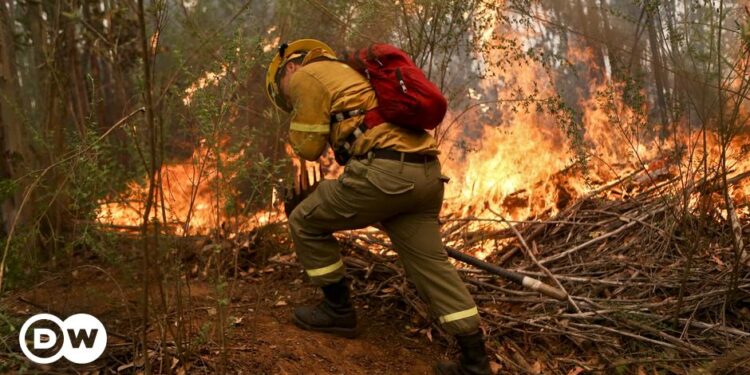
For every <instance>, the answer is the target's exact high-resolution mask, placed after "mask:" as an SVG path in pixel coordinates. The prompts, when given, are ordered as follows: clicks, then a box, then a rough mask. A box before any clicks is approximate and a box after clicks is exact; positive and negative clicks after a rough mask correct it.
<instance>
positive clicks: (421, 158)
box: [355, 148, 437, 163]
mask: <svg viewBox="0 0 750 375" xmlns="http://www.w3.org/2000/svg"><path fill="white" fill-rule="evenodd" d="M369 154H372V158H373V159H388V160H396V161H401V157H402V156H403V158H404V159H403V160H404V162H406V163H430V162H433V161H435V160H437V157H436V156H434V155H424V154H412V153H408V152H401V151H396V150H394V149H390V148H380V149H375V150H371V151H370V152H369V153H367V154H364V155H356V156H355V158H357V159H359V160H362V159H367V158H368V155H369Z"/></svg>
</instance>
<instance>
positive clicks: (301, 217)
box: [289, 159, 479, 334]
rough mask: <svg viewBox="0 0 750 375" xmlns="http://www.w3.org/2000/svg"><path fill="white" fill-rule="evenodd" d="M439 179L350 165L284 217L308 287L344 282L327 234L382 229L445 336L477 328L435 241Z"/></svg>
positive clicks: (377, 162) (436, 173)
mask: <svg viewBox="0 0 750 375" xmlns="http://www.w3.org/2000/svg"><path fill="white" fill-rule="evenodd" d="M443 183H444V179H443V178H442V175H441V173H440V163H439V162H437V161H433V162H429V163H426V164H422V163H406V162H400V161H395V160H385V159H363V160H354V159H352V160H351V161H350V162H349V163H348V164H347V165H346V167H345V168H344V172H343V173H342V174H341V176H339V178H338V180H325V181H322V182H321V183H320V185H319V186H318V188H317V189H316V190H315V191H314V192H313V193H312V194H311V195H310V196H309V197H307V199H305V200H304V201H302V203H300V204H299V206H297V207H296V208H295V209H294V211H292V213H291V214H290V216H289V226H290V229H291V234H292V239H293V240H294V244H295V248H296V252H297V258H298V259H299V260H300V262H301V263H302V265H303V267H304V268H305V270H306V272H307V274H308V275H309V276H310V280H311V281H312V283H313V284H314V285H317V286H323V285H327V284H330V283H334V282H336V281H338V280H340V279H341V278H342V277H343V276H344V264H343V262H342V260H341V254H340V250H339V247H338V243H337V242H336V240H335V238H334V237H333V236H332V233H333V232H336V231H340V230H349V229H357V228H364V227H366V226H368V225H371V224H374V223H381V224H382V226H383V227H384V228H385V230H386V232H387V233H388V236H390V238H391V241H392V242H393V245H394V247H395V249H396V251H397V252H398V254H399V257H400V258H401V261H402V263H403V265H404V268H405V270H406V274H407V277H408V278H409V279H410V280H411V281H412V282H413V283H414V284H415V285H416V287H417V290H418V292H419V294H420V296H421V297H422V298H423V299H424V300H425V301H426V302H427V303H428V305H429V307H430V311H431V313H432V315H433V316H434V317H435V318H436V319H438V320H439V322H440V323H441V324H442V325H443V327H444V328H445V330H446V331H447V332H448V333H451V334H468V333H472V332H474V331H476V330H477V329H478V327H479V315H478V312H477V308H476V305H475V304H474V301H473V299H472V298H471V295H470V294H469V292H468V290H467V289H466V285H464V283H463V281H462V280H461V279H460V278H459V276H458V272H456V269H455V268H454V267H453V265H452V264H451V263H450V262H449V261H448V256H447V254H446V252H445V250H444V248H443V242H442V240H441V238H440V227H439V224H438V214H439V212H440V207H441V205H442V202H443Z"/></svg>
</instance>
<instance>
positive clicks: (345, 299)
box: [294, 279, 358, 338]
mask: <svg viewBox="0 0 750 375" xmlns="http://www.w3.org/2000/svg"><path fill="white" fill-rule="evenodd" d="M323 294H324V295H325V298H324V299H323V301H322V302H320V303H319V304H318V305H317V306H301V307H297V308H295V309H294V324H296V325H297V326H298V327H300V328H302V329H306V330H310V331H320V332H327V333H332V334H334V335H338V336H342V337H348V338H354V337H356V336H357V334H358V331H357V314H356V313H355V312H354V306H352V303H351V301H350V300H349V286H348V285H347V284H346V281H344V279H341V280H340V281H338V282H336V283H333V284H330V285H326V286H324V287H323Z"/></svg>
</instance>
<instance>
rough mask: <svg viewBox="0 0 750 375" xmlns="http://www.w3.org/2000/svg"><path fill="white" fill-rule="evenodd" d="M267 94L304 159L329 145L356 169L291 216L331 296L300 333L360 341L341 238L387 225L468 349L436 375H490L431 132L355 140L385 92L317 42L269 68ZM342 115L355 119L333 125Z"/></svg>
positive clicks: (323, 186)
mask: <svg viewBox="0 0 750 375" xmlns="http://www.w3.org/2000/svg"><path fill="white" fill-rule="evenodd" d="M266 90H267V94H268V96H269V98H270V99H271V101H272V102H273V103H274V105H276V106H277V107H278V108H280V109H282V110H284V111H286V112H290V113H291V114H292V119H291V124H290V127H289V141H290V143H291V146H292V149H293V150H294V152H295V153H296V154H297V155H298V156H299V157H301V158H302V159H305V160H311V161H313V160H317V159H318V158H319V157H320V156H321V154H322V153H323V152H324V151H325V150H326V146H327V145H330V146H331V147H332V148H333V149H334V150H343V148H342V147H343V146H344V145H346V146H347V147H346V151H348V155H349V156H350V157H348V161H347V160H345V159H344V160H342V158H340V157H339V156H340V155H337V160H338V161H340V162H344V161H346V165H345V168H344V171H343V173H342V174H341V175H340V176H339V177H338V179H336V180H324V181H322V182H321V183H320V184H319V185H318V186H317V187H316V188H315V189H314V190H313V191H312V193H310V194H309V196H307V197H306V198H304V199H303V200H302V201H301V202H299V204H298V205H297V206H296V207H293V209H292V210H291V212H288V213H287V214H288V215H289V217H288V218H289V227H290V231H291V236H292V239H293V241H294V246H295V251H296V253H297V257H298V259H299V261H300V262H301V263H302V266H303V267H304V269H305V272H306V273H307V275H308V276H309V279H310V281H311V283H312V284H313V285H314V286H318V287H320V288H321V289H322V290H323V295H324V298H323V301H322V302H320V303H319V304H317V305H315V306H302V307H297V308H296V309H295V310H294V316H293V319H294V322H295V324H296V325H297V326H299V327H300V328H302V329H306V330H314V331H321V332H327V333H331V334H335V335H339V336H344V337H349V338H353V337H355V336H356V335H357V333H358V331H357V318H356V313H355V311H354V307H353V305H352V303H351V301H350V297H349V285H348V283H347V282H346V280H345V279H344V273H345V269H344V263H343V262H342V258H341V254H340V249H339V247H338V244H337V242H336V240H335V238H334V237H333V235H332V234H333V233H334V232H337V231H341V230H351V229H358V228H364V227H367V226H369V225H374V224H377V223H380V225H381V226H382V228H384V229H385V232H386V233H387V234H388V236H389V237H390V239H391V241H392V243H393V246H394V248H395V249H396V251H397V253H398V255H399V257H400V258H401V261H402V263H403V266H404V269H405V270H406V274H407V277H408V278H409V279H410V280H411V281H412V282H413V283H414V285H415V286H416V288H417V291H418V292H419V295H420V296H421V298H423V299H424V300H425V301H426V302H427V304H428V305H429V308H430V312H431V314H432V315H433V316H434V318H436V319H437V320H438V321H439V323H440V324H441V325H442V327H443V328H444V329H445V330H446V331H447V332H448V333H450V334H453V335H455V337H456V339H457V341H458V344H459V346H460V348H461V352H462V355H461V358H460V360H459V361H457V362H444V363H438V364H437V365H436V366H435V371H436V372H437V373H439V374H489V373H490V368H489V360H488V357H487V354H486V352H485V347H484V338H483V335H482V332H481V331H480V329H479V315H478V311H477V307H476V305H475V303H474V301H473V299H472V297H471V295H470V294H469V292H468V290H467V289H466V286H465V285H464V283H463V282H462V281H461V279H460V277H459V276H458V273H457V271H456V269H455V268H454V267H453V265H452V264H451V263H450V262H449V261H448V256H447V254H446V252H445V250H444V249H443V243H442V240H441V237H440V226H439V223H438V214H439V212H440V208H441V206H442V202H443V185H444V183H445V182H447V178H446V177H444V176H443V175H442V174H441V171H440V163H439V161H438V158H437V155H438V153H439V151H438V149H437V145H436V142H435V139H434V138H433V137H432V136H431V135H430V134H429V133H427V132H426V131H423V130H417V131H415V130H413V129H407V128H404V127H400V126H397V125H393V124H390V123H381V124H379V125H378V126H375V127H372V128H371V129H369V130H367V131H366V132H364V133H363V134H360V136H359V137H357V138H356V140H352V134H353V133H354V132H356V131H357V129H360V125H361V124H362V122H363V121H364V120H363V117H364V115H362V114H361V113H359V114H358V113H356V112H351V111H352V110H353V109H364V110H371V109H373V108H375V107H376V106H377V105H378V103H377V99H376V96H375V92H374V90H373V89H372V86H371V85H370V83H369V82H368V80H367V78H365V77H364V76H363V75H361V74H359V73H358V72H357V71H356V70H354V69H353V68H351V67H350V66H348V65H347V64H345V63H343V62H340V61H337V60H336V55H335V53H334V52H333V50H332V49H331V48H330V47H328V46H327V45H326V44H324V43H323V42H320V41H317V40H312V39H302V40H297V41H295V42H292V43H289V44H283V45H281V47H279V50H278V52H277V54H276V56H275V57H274V59H273V60H272V62H271V64H270V65H269V68H268V72H267V75H266ZM337 113H350V114H352V115H351V116H341V117H339V118H338V119H339V120H341V121H336V122H332V121H331V120H332V118H331V115H335V114H337ZM335 118H336V116H334V119H335ZM349 142H351V144H348V143H349ZM287 203H289V204H290V205H293V203H291V202H287ZM289 208H292V207H289Z"/></svg>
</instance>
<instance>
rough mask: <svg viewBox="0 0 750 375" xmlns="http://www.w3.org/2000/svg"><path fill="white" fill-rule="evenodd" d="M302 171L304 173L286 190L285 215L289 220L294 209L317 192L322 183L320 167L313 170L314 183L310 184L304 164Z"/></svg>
mask: <svg viewBox="0 0 750 375" xmlns="http://www.w3.org/2000/svg"><path fill="white" fill-rule="evenodd" d="M301 169H302V173H299V174H298V175H297V177H296V178H295V179H294V183H293V184H292V186H288V187H286V188H285V189H284V213H286V217H287V218H288V217H289V215H291V214H292V211H294V208H295V207H297V205H298V204H300V203H301V202H302V201H303V200H305V198H307V197H308V196H309V195H310V194H312V192H313V191H315V189H316V188H317V187H318V184H320V181H321V171H320V165H318V166H317V168H315V169H314V170H313V180H312V183H311V182H310V179H309V175H308V172H307V168H306V166H305V163H304V162H303V163H302V168H301Z"/></svg>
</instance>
